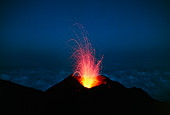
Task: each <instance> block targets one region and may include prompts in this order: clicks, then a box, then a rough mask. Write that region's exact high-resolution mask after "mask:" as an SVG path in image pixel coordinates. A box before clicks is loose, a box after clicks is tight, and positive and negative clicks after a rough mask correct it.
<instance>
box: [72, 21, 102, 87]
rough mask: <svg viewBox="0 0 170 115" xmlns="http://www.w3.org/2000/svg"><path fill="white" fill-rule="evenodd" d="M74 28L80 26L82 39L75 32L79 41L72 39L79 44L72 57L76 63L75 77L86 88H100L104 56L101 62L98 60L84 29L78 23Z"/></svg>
mask: <svg viewBox="0 0 170 115" xmlns="http://www.w3.org/2000/svg"><path fill="white" fill-rule="evenodd" d="M74 26H78V29H79V30H80V32H81V37H80V35H78V34H77V33H76V31H74V32H75V34H76V36H77V39H78V40H75V39H71V40H73V41H75V42H76V44H77V45H76V46H74V47H73V49H74V52H73V54H72V56H71V57H73V60H74V62H75V64H74V73H73V77H75V78H76V79H77V80H78V81H79V82H80V84H82V85H83V86H84V87H86V88H92V87H94V86H98V85H100V84H102V83H103V82H102V81H101V79H99V77H98V76H99V70H100V69H101V68H100V66H101V62H102V59H103V56H102V58H101V59H100V60H96V58H95V49H94V48H93V47H92V45H91V43H90V42H89V39H88V38H87V32H86V31H85V30H84V27H83V26H82V25H81V24H78V23H76V24H74ZM76 76H77V77H76Z"/></svg>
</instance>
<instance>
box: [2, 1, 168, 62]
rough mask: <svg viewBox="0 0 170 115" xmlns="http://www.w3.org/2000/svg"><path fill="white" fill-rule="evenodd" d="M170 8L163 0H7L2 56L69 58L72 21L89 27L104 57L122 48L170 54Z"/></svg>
mask: <svg viewBox="0 0 170 115" xmlns="http://www.w3.org/2000/svg"><path fill="white" fill-rule="evenodd" d="M169 6H170V4H169V3H168V2H167V1H164V0H160V1H157V0H154V1H150V0H146V1H145V0H141V1H140V0H137V1H136V0H134V1H129V0H117V1H115V0H113V1H107V0H103V1H99V0H97V1H94V0H86V1H82V0H77V1H73V0H68V1H67V0H61V1H55V0H54V1H51V0H48V1H44V0H41V1H37V0H24V1H23V0H14V1H13V0H4V1H1V3H0V7H1V12H0V14H1V18H0V25H1V26H0V31H1V34H0V38H1V49H2V50H1V54H2V57H5V58H7V57H13V58H14V57H17V56H18V57H17V58H19V57H20V58H21V57H22V56H23V55H24V56H25V55H29V53H30V54H33V55H38V54H39V55H46V54H47V55H48V56H49V55H50V56H56V57H58V58H56V59H57V60H59V59H60V58H61V59H62V58H63V57H65V58H66V59H67V58H68V57H69V56H70V55H71V53H69V52H70V49H69V47H68V46H69V45H72V44H71V43H70V44H67V41H68V40H69V39H71V38H76V36H75V35H74V32H73V24H74V23H80V24H82V25H83V26H84V27H85V29H86V30H87V31H88V33H89V36H88V37H89V39H90V41H91V43H92V45H93V46H94V47H95V49H97V52H98V53H99V55H102V54H104V55H106V59H107V58H108V59H109V57H110V56H111V55H113V56H114V55H117V54H118V53H119V54H120V52H121V53H126V52H128V54H129V53H132V52H138V53H139V52H140V53H142V52H152V53H153V52H165V54H168V51H169V49H170V48H169V46H168V45H169V36H170V21H169V20H170V15H169V11H170V7H169ZM37 53H38V54H37ZM20 55H21V56H20ZM25 57H27V56H25ZM25 57H24V59H25ZM32 57H34V56H32ZM99 57H100V56H99ZM22 58H23V57H22ZM113 58H114V57H113ZM10 60H12V59H11V58H10Z"/></svg>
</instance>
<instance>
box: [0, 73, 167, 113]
mask: <svg viewBox="0 0 170 115" xmlns="http://www.w3.org/2000/svg"><path fill="white" fill-rule="evenodd" d="M97 77H98V79H99V80H101V83H102V84H101V85H98V86H95V87H92V88H87V87H84V86H83V85H82V84H81V83H80V82H79V81H78V78H79V76H74V75H73V74H71V75H70V76H68V77H67V78H65V79H64V80H63V81H61V82H60V83H58V84H56V85H54V86H52V87H51V88H49V89H48V90H46V91H45V92H42V91H39V90H35V89H32V88H28V87H25V86H22V85H18V84H15V83H12V82H9V81H4V80H0V93H1V94H0V101H1V103H0V107H1V109H0V113H1V115H4V114H29V115H30V114H58V113H67V114H68V113H76V114H82V113H103V114H105V113H108V114H116V115H119V114H134V115H136V114H154V115H169V113H170V112H169V108H170V104H167V103H163V102H160V101H157V100H154V99H152V98H151V97H150V96H149V95H148V94H147V93H146V92H145V91H143V90H142V89H140V88H126V87H124V86H123V85H122V84H120V83H119V82H115V81H112V80H110V79H109V78H107V77H105V76H101V75H100V76H97Z"/></svg>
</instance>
